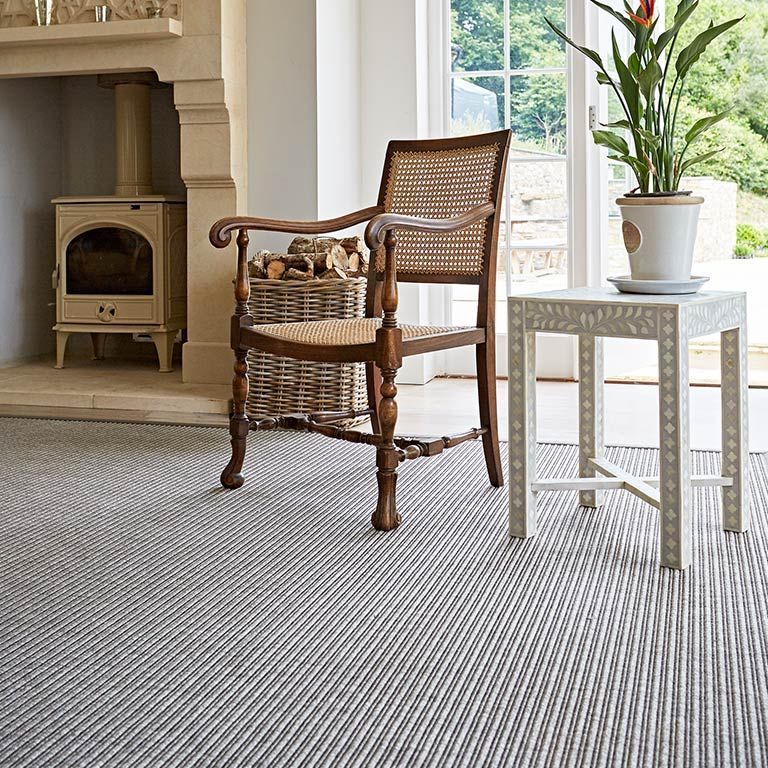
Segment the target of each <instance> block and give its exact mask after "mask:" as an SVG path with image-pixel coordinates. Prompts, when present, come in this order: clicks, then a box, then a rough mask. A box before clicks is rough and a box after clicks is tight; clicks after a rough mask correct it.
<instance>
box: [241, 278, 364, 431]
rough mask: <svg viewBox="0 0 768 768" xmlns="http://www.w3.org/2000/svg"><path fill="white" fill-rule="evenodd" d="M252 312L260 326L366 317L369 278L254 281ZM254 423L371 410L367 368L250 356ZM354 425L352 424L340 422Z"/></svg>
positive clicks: (255, 353) (253, 352)
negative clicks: (293, 415) (288, 416)
mask: <svg viewBox="0 0 768 768" xmlns="http://www.w3.org/2000/svg"><path fill="white" fill-rule="evenodd" d="M250 282H251V299H250V305H249V306H250V312H251V314H252V315H253V318H254V321H255V323H256V324H257V325H261V324H264V323H296V322H302V321H311V320H331V319H340V318H345V319H346V318H354V317H363V316H364V314H365V288H366V282H367V281H366V279H365V278H364V277H357V278H348V279H338V280H309V281H297V280H263V279H251V281H250ZM248 367H249V373H248V379H249V385H250V391H249V395H248V415H249V416H250V417H251V418H263V417H267V416H279V415H285V414H290V413H311V412H315V411H348V410H363V409H365V408H367V407H368V400H367V393H366V386H365V366H364V365H363V364H361V363H315V362H306V361H302V360H292V359H290V358H286V357H277V356H276V355H270V354H268V353H266V352H259V351H256V350H250V351H249V352H248ZM337 424H339V425H340V426H350V422H346V423H345V422H337Z"/></svg>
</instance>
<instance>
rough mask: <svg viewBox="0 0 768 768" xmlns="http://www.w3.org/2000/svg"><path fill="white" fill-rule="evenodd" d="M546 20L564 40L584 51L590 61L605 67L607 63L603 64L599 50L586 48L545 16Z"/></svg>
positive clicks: (601, 67)
mask: <svg viewBox="0 0 768 768" xmlns="http://www.w3.org/2000/svg"><path fill="white" fill-rule="evenodd" d="M544 21H545V22H546V23H547V26H548V27H549V28H550V29H551V30H552V31H553V32H554V33H555V34H556V35H557V36H558V37H559V38H560V39H561V40H563V41H565V42H566V43H567V44H568V45H570V46H571V47H572V48H575V49H576V50H577V51H579V53H582V54H583V55H584V56H586V57H587V58H588V59H589V60H590V61H593V62H594V63H595V64H597V66H598V67H600V69H603V70H604V69H605V65H604V64H603V60H602V59H601V58H600V54H599V53H598V52H597V51H593V50H592V49H591V48H586V47H585V46H583V45H579V44H578V43H575V42H574V41H573V40H571V38H570V37H568V35H566V34H565V32H562V31H561V30H560V29H558V27H557V26H555V25H554V24H553V23H552V22H551V21H550V20H549V19H547V18H545V19H544Z"/></svg>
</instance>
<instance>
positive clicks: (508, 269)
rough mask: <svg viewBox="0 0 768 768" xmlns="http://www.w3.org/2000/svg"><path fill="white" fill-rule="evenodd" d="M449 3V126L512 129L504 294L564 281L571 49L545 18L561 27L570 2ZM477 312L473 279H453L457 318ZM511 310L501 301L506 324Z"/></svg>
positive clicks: (502, 258)
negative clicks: (458, 283)
mask: <svg viewBox="0 0 768 768" xmlns="http://www.w3.org/2000/svg"><path fill="white" fill-rule="evenodd" d="M505 6H506V7H507V8H508V9H509V13H508V16H507V17H506V18H505V17H504V9H505ZM451 12H452V19H451V20H452V24H451V35H452V38H451V60H452V65H451V74H450V75H449V77H450V85H451V113H450V126H451V132H452V134H453V135H465V134H469V133H478V132H481V131H488V130H495V129H498V128H501V127H505V128H510V129H511V130H512V149H511V152H510V164H509V168H508V173H507V181H506V186H505V193H504V206H503V215H502V220H501V226H500V228H499V264H498V274H497V289H496V290H497V295H498V297H499V298H501V299H503V297H505V296H506V295H507V294H508V292H509V291H513V292H515V293H520V292H522V291H536V290H547V289H550V288H563V287H566V286H567V283H568V277H567V261H568V184H567V162H566V143H567V135H566V127H567V121H566V110H567V107H566V90H567V78H566V69H565V67H566V57H565V50H564V46H563V44H562V43H561V42H560V41H559V39H558V38H557V37H556V36H555V35H554V33H553V32H552V31H551V30H550V29H549V28H548V27H547V25H546V23H545V18H549V19H550V20H552V21H553V23H555V24H557V25H559V26H560V27H564V25H565V13H566V2H565V0H507V2H506V3H505V2H503V0H502V1H501V2H499V0H451ZM472 72H482V73H483V74H482V75H480V76H477V75H472V74H471V73H472ZM464 73H466V74H464ZM476 312H477V291H476V289H472V288H461V287H456V288H454V289H453V305H452V316H453V321H454V322H456V323H458V324H468V323H469V324H471V323H473V322H474V320H475V316H476ZM505 317H506V312H505V311H504V307H503V306H502V305H500V306H499V312H497V318H498V319H497V329H498V330H499V331H503V330H504V327H505V325H504V324H505Z"/></svg>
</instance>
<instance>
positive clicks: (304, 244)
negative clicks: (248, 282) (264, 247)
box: [249, 237, 369, 281]
mask: <svg viewBox="0 0 768 768" xmlns="http://www.w3.org/2000/svg"><path fill="white" fill-rule="evenodd" d="M368 261H369V256H368V250H367V249H366V247H365V244H364V243H363V241H362V240H361V239H360V238H359V237H344V238H341V239H337V238H335V237H297V238H295V239H294V240H293V242H292V243H291V244H290V245H289V246H288V252H287V253H271V252H270V251H259V252H258V253H257V254H256V255H255V256H254V257H253V259H252V261H251V262H250V264H249V271H250V275H251V277H253V278H259V279H262V280H305V281H306V280H343V279H346V278H349V277H363V276H365V275H367V274H368Z"/></svg>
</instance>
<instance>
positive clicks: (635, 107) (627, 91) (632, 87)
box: [611, 30, 640, 124]
mask: <svg viewBox="0 0 768 768" xmlns="http://www.w3.org/2000/svg"><path fill="white" fill-rule="evenodd" d="M611 45H612V49H613V63H614V66H615V67H616V74H617V75H618V77H619V84H620V85H621V90H622V93H623V94H624V99H625V100H626V102H627V109H628V110H629V117H630V119H631V121H632V122H633V123H635V124H637V123H639V122H640V89H639V88H638V84H637V82H636V80H635V78H634V77H633V76H632V73H631V72H630V70H629V67H628V66H627V65H626V64H625V63H624V60H623V59H622V58H621V51H620V50H619V44H618V43H617V42H616V34H615V32H614V31H613V30H611Z"/></svg>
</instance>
